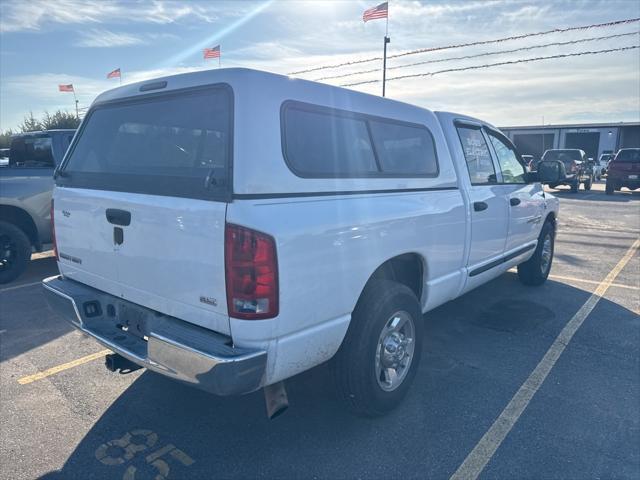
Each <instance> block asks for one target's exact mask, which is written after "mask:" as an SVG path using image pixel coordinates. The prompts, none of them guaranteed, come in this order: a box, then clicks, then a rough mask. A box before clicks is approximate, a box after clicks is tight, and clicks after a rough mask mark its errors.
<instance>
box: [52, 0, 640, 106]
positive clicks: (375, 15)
mask: <svg viewBox="0 0 640 480" xmlns="http://www.w3.org/2000/svg"><path fill="white" fill-rule="evenodd" d="M380 19H385V20H386V28H385V34H384V44H383V56H382V57H370V58H364V59H356V60H351V61H346V62H341V63H337V64H332V65H322V66H317V67H309V68H306V69H302V70H298V71H295V72H290V73H289V74H288V75H300V74H305V73H311V72H316V71H320V70H326V69H336V68H341V67H349V66H352V65H357V64H362V63H367V62H372V61H376V60H377V61H379V60H382V61H383V64H382V96H385V83H386V71H387V59H388V58H399V57H405V56H407V55H415V54H421V53H430V52H437V51H442V50H449V49H457V48H463V47H470V46H478V45H488V44H497V43H502V42H505V41H510V40H520V39H524V38H529V37H538V36H543V35H549V34H554V33H566V32H572V31H580V30H590V29H595V28H604V27H614V26H619V25H626V24H634V23H638V22H640V18H629V19H624V20H617V21H610V22H606V23H596V24H591V25H582V26H576V27H567V28H555V29H551V30H546V31H540V32H533V33H522V34H518V35H513V36H509V37H503V38H494V39H490V40H481V41H474V42H468V43H462V44H456V45H444V46H439V47H429V48H419V49H415V50H410V51H406V52H400V53H396V54H393V55H389V56H387V44H389V43H390V42H391V39H390V37H389V2H383V3H380V4H379V5H376V6H375V7H372V8H368V9H366V10H365V11H364V12H363V14H362V21H363V22H364V23H365V24H366V23H367V22H369V21H372V20H380ZM638 33H640V32H637V31H633V32H625V33H621V34H613V35H603V36H600V37H590V38H582V39H576V40H571V41H566V42H552V43H546V44H540V45H533V46H525V47H519V48H513V49H510V50H501V51H493V52H488V53H479V54H472V55H462V56H454V57H448V58H440V59H435V60H426V61H420V62H413V63H408V64H401V65H394V66H391V67H389V70H395V69H400V68H407V67H413V66H418V65H426V64H432V63H441V62H448V61H453V60H463V59H470V58H477V57H487V56H492V55H502V54H507V53H513V52H521V51H529V50H533V49H537V48H545V47H549V46H564V45H571V44H577V43H584V42H593V41H599V40H605V39H613V38H622V37H628V36H633V35H637V34H638ZM635 48H639V47H637V46H635V45H634V46H632V48H627V47H622V48H610V49H603V50H598V51H587V52H578V53H573V54H567V55H553V56H548V57H536V58H532V59H526V58H525V59H518V60H515V61H507V62H496V63H492V64H486V65H476V66H471V67H463V68H449V69H443V70H438V71H432V72H425V73H417V74H410V75H399V76H396V77H393V78H391V79H390V80H400V79H404V78H413V77H422V76H433V75H436V74H440V73H448V72H457V71H463V70H467V69H477V68H488V67H493V66H498V65H512V64H517V63H526V62H530V61H540V60H546V59H554V58H566V57H570V56H580V55H593V54H598V53H600V54H601V53H610V52H619V51H627V50H631V49H635ZM202 58H203V60H204V61H205V62H206V61H208V60H214V59H216V58H217V59H218V67H221V58H222V50H221V46H220V45H216V46H214V47H207V48H204V49H203V50H202ZM379 71H380V70H379V68H371V69H368V70H360V71H356V72H353V71H352V72H347V73H342V74H333V75H328V76H322V77H320V78H316V79H314V81H323V80H332V79H338V78H345V77H351V76H354V75H363V74H370V73H375V72H379ZM112 78H117V79H119V81H120V84H122V70H121V68H120V67H118V68H116V69H115V70H112V71H111V72H109V73H108V74H107V79H112ZM377 82H380V80H361V81H355V82H351V83H346V84H341V86H355V85H363V84H368V83H377ZM58 90H59V91H60V92H69V93H73V96H74V101H75V107H76V115H78V112H79V110H85V109H79V108H78V99H77V97H76V91H75V88H74V86H73V84H71V83H69V84H59V85H58Z"/></svg>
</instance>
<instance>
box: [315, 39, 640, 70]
mask: <svg viewBox="0 0 640 480" xmlns="http://www.w3.org/2000/svg"><path fill="white" fill-rule="evenodd" d="M631 35H640V32H627V33H618V34H615V35H604V36H600V37H589V38H580V39H577V40H569V41H566V42H552V43H545V44H541V45H531V46H528V47H519V48H514V49H511V50H499V51H495V52H486V53H477V54H473V55H463V56H459V57H447V58H437V59H435V60H425V61H422V62H414V63H407V64H403V65H396V66H392V67H387V70H397V69H400V68H408V67H415V66H417V65H427V64H432V63H444V62H449V61H452V60H467V59H470V58H478V57H488V56H492V55H504V54H507V53H515V52H523V51H528V50H535V49H538V48H547V47H560V46H565V45H573V44H578V43H585V42H595V41H599V40H610V39H613V38H622V37H628V36H631ZM377 72H380V68H373V69H371V70H359V71H357V72H350V73H341V74H340V75H329V76H326V77H320V78H315V79H313V81H314V82H320V81H323V80H333V79H336V78H345V77H352V76H354V75H364V74H367V73H377Z"/></svg>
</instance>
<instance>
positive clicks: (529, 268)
mask: <svg viewBox="0 0 640 480" xmlns="http://www.w3.org/2000/svg"><path fill="white" fill-rule="evenodd" d="M554 244H555V231H554V228H553V225H552V224H551V222H545V224H544V226H543V227H542V231H541V232H540V236H539V237H538V245H537V246H536V251H535V252H534V253H533V256H532V257H531V258H530V259H529V260H527V261H526V262H524V263H521V264H520V265H518V278H520V281H521V282H522V283H524V284H525V285H534V286H535V285H542V284H543V283H544V282H545V281H546V280H547V277H548V276H549V272H550V271H551V263H552V262H553V250H554Z"/></svg>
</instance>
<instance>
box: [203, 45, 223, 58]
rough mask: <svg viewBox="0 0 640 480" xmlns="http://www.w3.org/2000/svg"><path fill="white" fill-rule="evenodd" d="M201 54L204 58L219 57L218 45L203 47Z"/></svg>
mask: <svg viewBox="0 0 640 480" xmlns="http://www.w3.org/2000/svg"><path fill="white" fill-rule="evenodd" d="M202 54H203V56H204V59H205V60H206V59H208V58H220V45H216V46H215V47H213V48H205V49H204V50H203V51H202Z"/></svg>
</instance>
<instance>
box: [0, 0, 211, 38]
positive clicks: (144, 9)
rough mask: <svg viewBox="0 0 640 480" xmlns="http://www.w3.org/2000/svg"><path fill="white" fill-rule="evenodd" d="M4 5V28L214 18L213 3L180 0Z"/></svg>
mask: <svg viewBox="0 0 640 480" xmlns="http://www.w3.org/2000/svg"><path fill="white" fill-rule="evenodd" d="M0 5H1V7H0V8H1V13H2V15H1V17H2V18H1V20H0V32H20V31H38V30H40V29H41V28H43V26H44V25H47V24H51V25H53V24H62V25H70V24H100V23H107V22H120V23H122V22H126V23H131V22H136V23H156V24H167V23H173V22H176V21H178V20H182V19H186V18H189V19H196V20H198V21H204V22H209V23H211V22H213V21H214V20H216V19H217V16H216V14H215V5H214V4H212V3H207V2H205V3H186V2H181V1H176V0H153V1H143V0H56V1H55V2H51V1H50V0H12V1H3V2H1V3H0Z"/></svg>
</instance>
